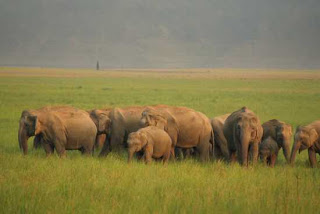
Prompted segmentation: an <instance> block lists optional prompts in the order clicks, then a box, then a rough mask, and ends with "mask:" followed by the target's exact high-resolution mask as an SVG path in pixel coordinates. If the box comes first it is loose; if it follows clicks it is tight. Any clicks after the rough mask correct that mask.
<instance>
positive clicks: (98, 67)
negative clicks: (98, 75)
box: [96, 61, 100, 71]
mask: <svg viewBox="0 0 320 214" xmlns="http://www.w3.org/2000/svg"><path fill="white" fill-rule="evenodd" d="M96 69H97V71H99V69H100V66H99V61H97V66H96Z"/></svg>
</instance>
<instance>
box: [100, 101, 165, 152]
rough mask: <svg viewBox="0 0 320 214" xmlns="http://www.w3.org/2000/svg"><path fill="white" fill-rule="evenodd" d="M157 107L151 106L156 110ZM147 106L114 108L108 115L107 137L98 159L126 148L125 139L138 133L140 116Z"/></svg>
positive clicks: (140, 126)
mask: <svg viewBox="0 0 320 214" xmlns="http://www.w3.org/2000/svg"><path fill="white" fill-rule="evenodd" d="M158 106H163V105H157V106H151V108H157V107H158ZM146 107H147V106H134V107H126V108H114V109H112V110H111V111H110V112H109V113H108V117H109V119H110V121H111V123H110V126H109V130H108V134H107V135H108V136H107V138H106V141H105V143H104V145H103V147H102V149H101V152H100V154H99V156H100V157H104V156H107V155H108V154H109V152H110V151H112V150H116V151H120V150H122V149H123V148H125V147H127V145H126V144H127V143H126V141H127V138H128V135H129V134H130V133H131V132H135V131H138V130H139V129H140V128H142V127H143V126H142V125H141V123H140V118H141V114H142V112H143V110H144V109H146Z"/></svg>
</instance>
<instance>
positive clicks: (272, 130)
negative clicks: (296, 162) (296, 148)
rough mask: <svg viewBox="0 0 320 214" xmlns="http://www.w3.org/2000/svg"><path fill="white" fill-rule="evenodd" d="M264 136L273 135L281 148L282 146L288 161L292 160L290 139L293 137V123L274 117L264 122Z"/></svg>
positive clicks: (263, 137) (264, 137) (263, 138)
mask: <svg viewBox="0 0 320 214" xmlns="http://www.w3.org/2000/svg"><path fill="white" fill-rule="evenodd" d="M262 128H263V136H262V140H261V141H263V140H265V139H267V138H268V137H271V138H272V139H273V140H274V141H275V142H277V144H278V147H279V149H280V148H282V150H283V155H284V157H285V158H286V160H287V162H289V161H290V144H291V143H290V141H291V137H292V128H291V125H289V124H287V123H285V122H282V121H279V120H276V119H273V120H269V121H267V122H265V123H263V124H262Z"/></svg>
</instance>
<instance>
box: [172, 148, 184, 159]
mask: <svg viewBox="0 0 320 214" xmlns="http://www.w3.org/2000/svg"><path fill="white" fill-rule="evenodd" d="M170 153H171V150H170ZM174 153H175V155H176V158H177V159H178V160H182V159H183V158H184V156H183V152H182V148H179V147H175V148H174Z"/></svg>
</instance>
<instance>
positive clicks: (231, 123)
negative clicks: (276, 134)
mask: <svg viewBox="0 0 320 214" xmlns="http://www.w3.org/2000/svg"><path fill="white" fill-rule="evenodd" d="M223 134H224V136H225V137H226V139H227V142H228V149H229V154H230V161H231V162H234V161H235V160H236V157H238V161H239V163H240V164H242V165H244V166H248V163H249V153H250V156H251V158H252V160H253V163H256V162H257V160H258V155H259V143H260V142H261V138H262V135H263V129H262V126H261V123H260V120H259V118H258V117H257V116H256V114H255V113H254V112H253V111H251V110H250V109H248V108H247V107H242V108H241V109H239V110H237V111H235V112H233V113H232V114H231V115H230V116H229V117H228V118H227V119H226V121H225V123H224V125H223Z"/></svg>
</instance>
